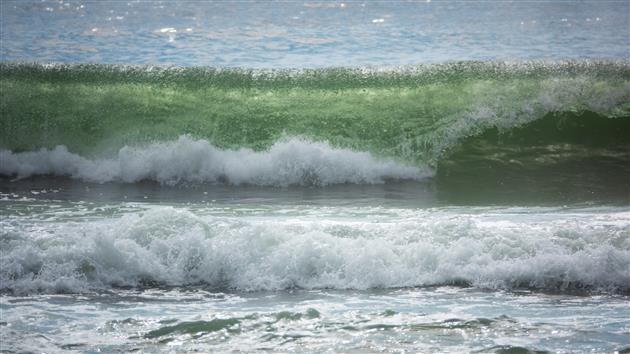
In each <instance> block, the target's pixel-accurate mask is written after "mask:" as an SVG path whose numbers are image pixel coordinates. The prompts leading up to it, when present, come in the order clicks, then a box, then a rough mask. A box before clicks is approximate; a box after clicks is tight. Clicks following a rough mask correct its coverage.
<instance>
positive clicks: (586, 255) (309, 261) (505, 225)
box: [0, 207, 630, 294]
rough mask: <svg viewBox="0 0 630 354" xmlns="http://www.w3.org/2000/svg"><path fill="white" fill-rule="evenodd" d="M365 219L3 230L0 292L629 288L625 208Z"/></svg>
mask: <svg viewBox="0 0 630 354" xmlns="http://www.w3.org/2000/svg"><path fill="white" fill-rule="evenodd" d="M414 213H415V215H412V216H409V215H407V216H403V217H395V218H391V219H381V220H377V221H372V220H371V219H370V218H369V217H366V218H359V219H349V220H348V219H336V220H335V219H326V220H325V221H324V222H323V221H322V220H320V218H318V217H312V218H309V217H300V218H287V217H266V218H261V217H238V218H236V217H217V216H199V215H196V214H194V213H192V212H190V211H187V210H184V209H175V208H171V207H155V208H152V209H150V210H148V211H145V212H141V213H133V214H127V215H125V216H123V217H120V218H116V219H113V220H112V219H105V220H90V221H85V222H81V223H68V222H60V223H58V224H49V223H47V224H45V225H44V226H42V227H39V228H38V227H33V228H30V229H29V228H25V229H24V230H22V231H19V230H14V231H12V236H11V237H7V238H6V240H5V241H3V244H2V245H1V248H0V250H1V253H0V288H1V289H3V290H5V291H6V290H10V291H12V292H14V293H19V294H21V293H33V292H44V293H55V292H67V291H70V292H83V291H88V290H94V289H102V288H105V289H107V288H110V287H112V286H138V285H142V284H146V283H147V282H149V283H152V282H157V283H159V284H167V285H175V286H178V285H190V284H199V283H201V284H207V285H210V286H217V287H227V288H233V289H238V290H276V289H286V288H291V287H300V288H307V289H312V288H335V289H366V288H371V287H385V288H389V287H405V286H425V285H437V284H449V283H455V282H468V283H470V284H473V285H475V286H479V287H485V288H493V289H494V288H508V289H509V288H515V287H531V288H544V289H554V290H558V289H560V290H561V289H566V288H571V287H573V286H578V287H579V286H584V287H589V288H594V289H604V290H606V291H609V290H611V291H617V290H621V291H628V290H630V237H629V235H628V219H629V218H630V214H629V213H628V212H627V211H621V212H611V213H606V214H600V213H592V214H588V213H577V214H558V213H553V214H552V215H551V214H539V215H516V214H514V215H507V214H506V215H498V216H497V215H487V214H468V215H466V214H458V213H451V212H449V211H443V210H442V211H439V210H438V211H416V212H414Z"/></svg>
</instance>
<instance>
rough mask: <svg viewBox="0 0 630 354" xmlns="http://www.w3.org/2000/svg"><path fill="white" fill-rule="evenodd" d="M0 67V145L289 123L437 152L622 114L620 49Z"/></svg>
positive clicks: (627, 95)
mask: <svg viewBox="0 0 630 354" xmlns="http://www.w3.org/2000/svg"><path fill="white" fill-rule="evenodd" d="M0 77H1V78H0V85H1V87H2V91H1V95H0V98H1V99H0V111H1V113H2V119H0V129H1V130H2V131H3V132H5V134H4V137H3V139H2V142H0V146H1V147H3V148H6V149H10V150H12V151H28V150H34V149H38V148H41V147H47V148H51V147H54V146H56V145H65V146H67V147H68V148H69V150H70V151H72V152H77V153H80V154H87V155H98V154H101V155H102V154H107V153H112V152H115V151H117V150H118V149H119V148H121V147H122V146H124V145H141V144H144V143H147V142H152V141H163V140H172V139H175V138H177V137H178V136H181V135H184V134H186V135H190V136H192V137H193V138H198V139H205V140H209V141H210V142H211V143H212V144H214V145H215V146H217V147H220V148H231V149H234V148H241V147H249V148H253V149H255V150H264V149H266V148H269V147H270V146H271V145H272V144H273V143H274V142H276V141H277V140H278V139H281V138H283V137H287V136H301V137H306V138H309V139H312V140H322V141H327V142H329V143H331V144H332V145H333V146H337V147H344V148H351V149H355V150H361V151H369V152H371V153H372V154H375V155H376V156H381V157H388V158H395V159H398V160H402V161H405V162H410V163H418V162H424V163H429V164H435V163H436V161H437V160H438V159H439V158H440V157H441V156H443V155H444V152H446V151H449V150H450V149H451V148H453V147H454V146H457V145H458V144H459V143H460V142H461V141H462V140H464V139H465V138H466V137H469V136H472V135H477V134H480V133H483V132H484V131H486V130H488V129H491V128H496V129H498V130H499V131H501V132H505V131H509V130H510V129H512V128H514V127H518V126H521V125H523V124H525V123H528V122H531V121H534V120H537V119H540V118H543V117H545V116H548V115H549V114H551V115H554V114H560V115H563V117H565V118H566V117H569V118H571V117H573V116H579V115H580V114H581V113H583V112H591V113H592V114H595V115H597V116H599V117H602V118H612V117H622V118H627V117H628V116H629V115H630V113H629V110H630V106H629V102H630V90H628V85H629V84H628V80H629V79H630V65H629V64H628V63H627V62H625V61H617V62H604V61H602V62H600V61H568V62H523V63H512V64H509V63H508V64H506V63H500V62H496V63H493V62H489V63H486V62H464V63H453V64H443V65H431V66H416V67H405V68H398V69H394V68H392V69H341V68H340V69H320V70H267V71H265V70H245V69H223V70H219V69H213V68H185V69H182V68H162V67H157V68H155V67H134V66H131V67H130V66H108V65H52V66H46V65H39V64H10V63H3V64H0ZM626 126H627V124H626Z"/></svg>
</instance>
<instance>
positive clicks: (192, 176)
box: [0, 136, 432, 186]
mask: <svg viewBox="0 0 630 354" xmlns="http://www.w3.org/2000/svg"><path fill="white" fill-rule="evenodd" d="M0 174H3V175H15V176H17V177H18V178H24V177H29V176H33V175H56V176H71V177H73V178H77V179H81V180H85V181H89V182H99V183H103V182H112V181H115V182H127V183H133V182H138V181H141V180H152V181H157V182H160V183H165V184H177V183H179V182H200V183H201V182H210V183H216V182H225V183H229V184H234V185H241V184H253V185H261V186H289V185H329V184H338V183H356V184H363V183H367V184H370V183H383V182H384V181H385V180H387V179H412V180H421V179H423V178H426V177H429V176H431V175H432V171H431V170H430V169H428V168H420V167H414V166H409V165H403V164H401V163H397V162H395V161H391V160H381V159H377V158H375V157H374V156H372V155H371V154H369V153H367V152H358V151H352V150H349V149H338V148H333V147H331V146H330V145H329V144H328V143H325V142H313V141H308V140H303V139H299V138H292V139H288V140H283V141H279V142H277V143H275V144H274V145H273V146H272V147H271V148H270V149H269V150H268V151H261V152H257V151H253V150H251V149H246V148H242V149H239V150H221V149H219V148H216V147H215V146H213V145H211V144H210V143H209V142H207V141H205V140H195V139H193V138H191V137H188V136H181V137H180V138H179V139H177V140H175V141H170V142H163V143H154V144H150V145H147V146H144V147H128V146H126V147H124V148H122V149H120V150H119V152H118V155H117V156H116V157H114V158H109V159H88V158H85V157H82V156H80V155H77V154H74V153H71V152H69V151H68V149H67V148H66V147H65V146H57V147H56V148H54V149H52V150H48V149H41V150H38V151H32V152H20V153H14V152H11V151H7V150H3V151H0Z"/></svg>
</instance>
